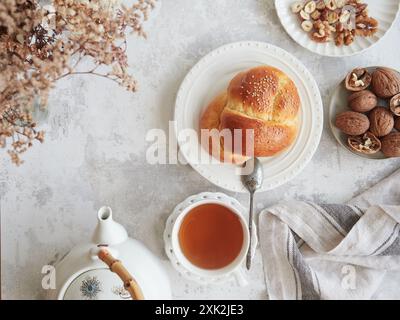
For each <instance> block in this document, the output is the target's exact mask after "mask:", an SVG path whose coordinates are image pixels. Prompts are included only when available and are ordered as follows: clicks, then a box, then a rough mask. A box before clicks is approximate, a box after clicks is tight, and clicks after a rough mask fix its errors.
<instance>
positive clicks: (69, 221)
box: [0, 0, 400, 299]
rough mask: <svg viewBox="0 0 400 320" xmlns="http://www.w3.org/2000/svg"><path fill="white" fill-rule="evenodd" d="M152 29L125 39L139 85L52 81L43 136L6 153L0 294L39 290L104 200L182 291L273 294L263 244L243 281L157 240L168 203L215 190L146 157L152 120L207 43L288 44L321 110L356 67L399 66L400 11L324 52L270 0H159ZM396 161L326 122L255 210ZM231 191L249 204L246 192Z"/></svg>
mask: <svg viewBox="0 0 400 320" xmlns="http://www.w3.org/2000/svg"><path fill="white" fill-rule="evenodd" d="M147 32H148V36H149V37H148V40H142V39H135V38H131V39H130V43H129V59H130V62H131V65H132V67H133V68H132V69H133V72H134V74H135V75H136V78H137V80H138V81H139V83H140V89H139V91H138V92H137V93H135V94H132V93H128V92H125V91H124V90H123V89H122V88H119V87H117V86H115V85H114V84H113V83H110V82H107V81H106V80H103V79H98V78H93V77H91V78H90V77H88V76H87V77H83V76H82V77H75V78H68V79H64V80H62V81H61V82H60V83H58V85H57V88H56V89H55V90H54V91H53V93H52V96H51V99H50V102H49V110H48V114H47V115H46V116H45V117H43V118H44V119H43V120H42V121H41V125H42V127H43V128H44V129H46V131H47V138H46V142H45V143H44V144H43V145H37V146H35V147H34V148H33V149H32V150H31V151H29V152H28V153H27V154H26V155H25V156H24V159H25V164H24V165H22V166H21V167H19V168H17V167H14V166H13V165H11V164H10V162H9V160H8V158H7V157H6V156H3V155H2V156H1V163H0V198H1V255H2V256H1V277H2V278H1V286H2V287H1V289H2V295H3V297H4V298H8V299H37V298H42V297H43V291H42V289H41V277H42V275H41V273H40V271H41V268H42V266H43V265H44V264H46V263H48V262H49V261H52V260H54V259H56V258H57V257H59V256H60V255H62V254H63V253H65V252H66V251H67V250H68V249H70V248H71V247H73V246H74V245H76V244H78V243H80V242H85V241H87V240H88V239H89V237H90V236H91V232H92V230H93V228H94V226H95V223H96V211H97V209H98V208H99V207H100V206H101V205H103V204H107V205H110V206H111V207H112V208H113V210H114V214H115V217H116V219H117V220H118V221H119V222H121V223H122V224H124V225H125V226H126V228H127V229H128V231H129V233H130V234H131V235H132V236H133V237H135V238H137V239H139V240H141V241H143V242H144V243H145V244H146V245H147V246H148V247H149V248H150V249H151V250H152V251H153V252H154V253H155V254H156V255H157V256H158V257H159V258H160V259H162V260H163V262H164V264H165V266H166V267H167V268H168V270H169V274H170V276H171V281H172V288H173V295H174V297H175V298H179V299H213V298H223V299H236V298H243V299H265V298H267V293H266V288H265V285H264V276H263V271H262V264H261V257H260V256H259V254H257V256H256V258H255V263H254V267H253V268H252V270H251V272H249V273H248V275H247V276H248V278H249V281H250V285H249V286H248V287H245V288H238V287H237V286H236V285H235V284H234V283H228V284H226V285H220V286H200V285H197V284H194V283H191V282H188V281H185V280H184V279H182V278H181V277H180V276H179V275H178V274H177V273H176V272H175V271H174V270H173V269H172V267H170V265H169V263H168V260H167V258H166V256H165V254H164V252H163V240H162V232H163V228H164V223H165V220H166V218H167V217H168V215H169V213H170V212H171V210H172V209H173V208H174V206H175V205H176V204H177V203H178V202H180V201H182V200H183V199H185V198H186V197H187V196H189V195H192V194H195V193H198V192H201V191H217V190H219V189H218V188H217V187H215V186H213V185H211V184H210V183H209V182H208V181H207V180H205V179H203V178H202V177H201V176H199V175H198V174H197V173H196V172H195V171H194V170H192V169H191V167H190V166H183V165H157V166H154V165H149V164H147V163H146V159H145V153H146V149H147V147H148V145H149V144H148V143H147V142H146V140H145V136H146V133H147V131H148V130H149V129H152V128H161V129H165V130H166V129H167V128H168V120H170V119H172V117H173V109H174V100H175V95H176V92H177V90H178V88H179V85H180V83H181V81H182V79H183V78H184V76H185V74H186V73H187V72H188V70H189V69H190V68H191V67H192V66H193V65H194V64H195V63H196V62H197V61H198V59H200V58H201V57H202V56H204V55H205V54H206V53H208V52H209V51H211V50H213V49H215V48H216V47H218V46H221V45H223V44H226V43H229V42H233V41H240V40H257V41H265V42H269V43H272V44H275V45H278V46H280V47H282V48H284V49H286V50H288V51H289V52H291V53H293V54H294V55H295V56H296V57H297V58H299V59H300V60H301V61H302V62H303V63H304V64H305V65H306V66H307V67H308V68H309V69H310V71H311V72H312V74H313V75H314V76H315V78H316V80H317V82H318V85H319V87H320V89H321V93H322V96H323V100H324V105H325V111H327V105H328V101H329V97H330V94H331V93H332V90H333V89H334V87H335V86H336V84H337V83H338V82H339V81H340V80H341V79H342V78H343V77H344V75H345V74H346V73H347V72H348V70H350V69H352V68H353V67H356V66H368V65H386V66H390V67H393V68H397V69H400V60H399V51H400V43H399V41H398V39H399V34H400V21H397V22H396V23H395V26H394V28H393V29H392V30H391V31H390V32H389V34H387V36H386V37H385V38H384V39H383V40H382V41H381V42H380V43H379V44H378V45H377V46H375V47H374V48H373V49H371V50H369V51H367V52H365V53H364V54H361V55H358V56H355V57H350V58H340V59H339V58H325V57H320V56H317V55H315V54H312V53H310V52H308V51H306V50H305V49H303V48H301V47H300V46H298V45H297V44H296V43H294V42H293V41H292V40H291V38H290V37H289V36H288V35H287V34H286V33H285V32H284V30H283V28H282V26H281V25H280V23H279V20H278V17H277V15H276V12H275V8H274V5H273V1H271V0H258V1H257V0H229V1H227V0H218V1H213V0H202V1H187V0H164V1H163V3H162V6H161V9H160V10H159V12H158V13H157V16H156V17H155V19H153V20H152V21H150V22H149V24H148V25H147ZM399 166H400V161H399V160H385V161H373V160H364V159H361V158H358V157H356V156H354V155H352V154H351V153H349V152H348V151H346V150H344V149H343V148H341V147H339V145H338V144H337V143H336V141H335V140H334V138H333V136H332V134H331V133H330V130H329V127H328V125H327V123H325V127H324V133H323V136H322V140H321V144H320V146H319V148H318V150H317V152H316V154H315V156H314V158H313V160H312V161H311V163H310V164H309V165H308V166H307V167H306V168H305V170H304V171H303V172H302V173H301V174H300V175H299V176H298V177H297V178H295V179H294V180H292V181H291V182H290V183H287V184H286V185H284V186H282V187H280V188H277V189H275V190H273V191H269V192H265V193H263V194H259V195H257V209H258V211H260V210H261V209H262V208H264V207H266V206H268V205H271V204H274V203H276V202H277V201H279V200H281V199H293V198H295V199H307V200H312V201H320V202H343V201H347V200H349V199H350V198H352V197H353V196H354V195H356V194H358V193H360V192H362V191H363V190H366V189H367V188H369V187H370V186H372V185H373V184H375V183H376V182H378V181H379V180H381V179H382V178H384V177H386V176H388V175H389V174H391V173H392V172H393V171H395V170H396V169H397V168H398V167H399ZM231 195H232V196H234V197H237V198H238V199H239V200H240V201H241V202H242V204H243V205H247V197H246V196H244V195H238V194H231Z"/></svg>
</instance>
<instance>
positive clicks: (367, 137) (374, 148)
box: [347, 132, 382, 154]
mask: <svg viewBox="0 0 400 320" xmlns="http://www.w3.org/2000/svg"><path fill="white" fill-rule="evenodd" d="M347 143H348V145H349V146H350V148H351V149H353V150H355V151H357V152H360V153H364V154H374V153H377V152H378V151H380V150H381V147H382V144H381V142H380V140H379V139H378V138H377V137H375V136H374V135H373V134H372V133H371V132H366V133H364V134H363V135H361V136H355V137H353V136H350V137H349V138H348V139H347Z"/></svg>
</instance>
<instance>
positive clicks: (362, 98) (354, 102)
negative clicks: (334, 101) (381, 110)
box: [348, 90, 378, 112]
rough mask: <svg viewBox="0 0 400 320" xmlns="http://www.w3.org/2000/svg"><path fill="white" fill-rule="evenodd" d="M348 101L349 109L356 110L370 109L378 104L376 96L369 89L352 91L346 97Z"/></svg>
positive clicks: (364, 110) (366, 110)
mask: <svg viewBox="0 0 400 320" xmlns="http://www.w3.org/2000/svg"><path fill="white" fill-rule="evenodd" d="M348 101H349V107H350V109H351V110H353V111H356V112H368V111H371V110H372V109H373V108H375V107H376V106H377V104H378V98H377V96H376V95H375V94H374V93H373V92H371V91H369V90H363V91H358V92H354V93H353V94H351V95H350V96H349V97H348Z"/></svg>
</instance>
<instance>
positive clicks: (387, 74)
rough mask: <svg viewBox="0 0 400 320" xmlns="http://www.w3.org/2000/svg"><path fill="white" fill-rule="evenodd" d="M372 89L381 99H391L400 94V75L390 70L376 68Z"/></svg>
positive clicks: (373, 74)
mask: <svg viewBox="0 0 400 320" xmlns="http://www.w3.org/2000/svg"><path fill="white" fill-rule="evenodd" d="M372 88H373V91H374V92H375V94H376V95H377V96H378V97H380V98H384V99H387V98H391V97H393V96H394V95H396V94H398V93H400V75H399V74H398V73H397V72H396V71H394V70H392V69H389V68H382V67H380V68H376V70H375V71H374V72H373V73H372Z"/></svg>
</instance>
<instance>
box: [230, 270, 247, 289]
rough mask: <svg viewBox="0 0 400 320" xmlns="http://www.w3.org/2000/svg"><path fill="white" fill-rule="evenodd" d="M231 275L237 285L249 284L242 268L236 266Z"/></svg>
mask: <svg viewBox="0 0 400 320" xmlns="http://www.w3.org/2000/svg"><path fill="white" fill-rule="evenodd" d="M233 277H234V278H235V280H236V283H237V285H238V286H239V287H245V286H247V285H248V284H249V282H248V281H247V278H246V276H245V274H244V271H243V269H242V268H238V269H237V270H236V271H235V272H234V273H233Z"/></svg>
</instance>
